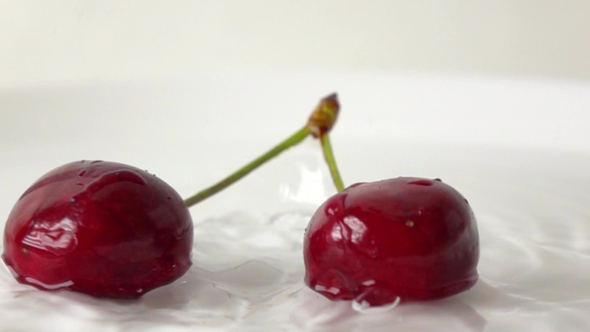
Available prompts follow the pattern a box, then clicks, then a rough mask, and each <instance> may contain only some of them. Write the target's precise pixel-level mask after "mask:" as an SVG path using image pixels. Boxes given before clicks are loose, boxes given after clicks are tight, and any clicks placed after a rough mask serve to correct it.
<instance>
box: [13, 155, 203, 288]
mask: <svg viewBox="0 0 590 332" xmlns="http://www.w3.org/2000/svg"><path fill="white" fill-rule="evenodd" d="M192 244H193V222H192V219H191V216H190V214H189V212H188V209H187V208H186V207H185V205H184V203H183V200H182V198H181V197H180V196H179V195H178V193H177V192H176V191H175V190H174V189H173V188H172V187H170V186H169V185H168V184H166V183H165V182H164V181H162V180H160V179H159V178H157V177H156V176H154V175H152V174H149V173H147V172H146V171H142V170H140V169H138V168H135V167H132V166H128V165H124V164H119V163H113V162H102V161H92V162H91V161H77V162H72V163H69V164H66V165H63V166H61V167H58V168H56V169H54V170H52V171H50V172H49V173H47V174H45V175H44V176H43V177H41V178H40V179H39V180H37V181H36V182H35V183H34V184H33V185H32V186H31V187H30V188H29V189H28V190H27V191H26V192H25V193H24V194H23V195H22V196H21V197H20V199H19V200H18V202H17V203H16V205H15V206H14V208H13V209H12V212H11V213H10V216H9V217H8V221H7V223H6V228H5V232H4V253H3V255H2V258H3V260H4V262H5V263H6V265H7V266H8V267H9V268H10V269H11V270H12V272H13V274H14V275H15V278H16V279H17V280H18V281H19V282H21V283H24V284H29V285H32V286H35V287H37V288H39V289H43V290H55V289H69V290H72V291H75V292H80V293H85V294H88V295H91V296H95V297H107V298H119V299H133V298H139V297H140V296H142V295H143V294H145V293H146V292H149V291H150V290H152V289H154V288H157V287H160V286H163V285H166V284H169V283H171V282H172V281H174V280H176V279H178V278H179V277H181V276H182V275H183V274H184V273H185V272H186V271H187V270H188V269H189V267H190V266H191V264H192V262H191V256H190V255H191V250H192Z"/></svg>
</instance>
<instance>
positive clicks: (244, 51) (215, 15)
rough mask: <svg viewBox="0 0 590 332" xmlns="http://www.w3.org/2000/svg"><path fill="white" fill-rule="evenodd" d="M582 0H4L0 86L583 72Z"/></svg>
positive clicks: (588, 25)
mask: <svg viewBox="0 0 590 332" xmlns="http://www.w3.org/2000/svg"><path fill="white" fill-rule="evenodd" d="M589 12H590V2H588V1H585V0H564V1H550V0H515V1H506V0H501V1H496V0H483V1H469V0H447V1H436V0H431V1H425V0H416V1H405V0H373V1H365V0H347V1H339V0H323V1H316V0H301V1H294V0H282V1H274V0H249V1H242V0H223V1H220V0H184V1H181V0H172V1H160V0H144V1H140V0H128V1H119V0H77V1H75V0H47V1H44V0H37V1H33V0H22V1H21V0H13V1H11V0H1V1H0V87H1V86H5V87H6V86H9V87H10V86H20V85H23V84H35V85H38V84H46V83H49V82H56V81H58V82H63V81H73V82H80V81H96V80H100V81H104V80H143V79H146V78H147V79H161V78H164V77H165V78H170V77H177V76H189V77H190V76H195V75H196V74H197V73H198V72H201V71H228V70H229V71H233V70H257V69H266V70H273V69H289V70H304V71H309V70H327V71H334V70H345V71H359V70H360V71H365V70H367V71H378V72H399V71H412V72H422V73H432V72H436V73H476V74H488V75H509V76H514V75H516V76H522V75H526V76H532V77H548V76H549V77H557V78H573V79H588V78H590V62H589V61H588V59H590V43H588V40H590V20H588V13H589Z"/></svg>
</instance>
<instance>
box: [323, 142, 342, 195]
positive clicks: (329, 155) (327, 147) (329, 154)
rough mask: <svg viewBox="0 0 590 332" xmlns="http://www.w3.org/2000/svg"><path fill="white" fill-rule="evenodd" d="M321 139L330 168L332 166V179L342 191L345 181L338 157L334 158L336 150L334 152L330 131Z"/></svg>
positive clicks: (337, 188) (339, 190)
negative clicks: (339, 167) (341, 174)
mask: <svg viewBox="0 0 590 332" xmlns="http://www.w3.org/2000/svg"><path fill="white" fill-rule="evenodd" d="M320 140H321V143H322V151H323V152H324V158H325V159H326V163H327V164H328V168H330V174H331V175H332V180H333V181H334V185H335V186H336V190H338V192H341V191H343V190H344V183H343V182H342V178H341V177H340V172H339V171H338V166H337V165H336V159H334V152H332V145H331V144H330V137H329V136H328V133H326V134H324V135H321V136H320Z"/></svg>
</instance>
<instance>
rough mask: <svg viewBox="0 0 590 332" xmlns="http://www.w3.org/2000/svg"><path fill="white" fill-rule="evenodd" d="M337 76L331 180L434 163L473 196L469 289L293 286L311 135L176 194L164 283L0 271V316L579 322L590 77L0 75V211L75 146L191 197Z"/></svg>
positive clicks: (54, 321) (587, 246) (330, 325)
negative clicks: (185, 233)
mask: <svg viewBox="0 0 590 332" xmlns="http://www.w3.org/2000/svg"><path fill="white" fill-rule="evenodd" d="M332 91H338V92H339V93H340V100H341V102H342V113H341V116H340V119H339V122H338V124H337V126H336V129H335V130H334V132H333V135H332V142H333V144H334V149H335V153H336V157H337V158H338V162H339V166H340V168H341V171H342V175H343V177H344V180H345V182H346V183H348V184H351V183H354V182H359V181H372V180H379V179H384V178H391V177H397V176H400V175H408V176H410V175H411V176H424V177H440V178H442V179H443V180H444V181H445V182H447V183H449V184H451V185H452V186H454V187H455V188H457V189H458V190H459V191H461V192H462V193H463V194H464V195H465V196H466V197H467V198H468V199H469V202H470V204H471V205H472V207H473V209H474V211H475V213H476V216H477V218H478V225H479V231H480V238H481V259H480V264H479V272H480V276H481V279H480V281H479V282H478V283H477V285H476V286H475V287H474V288H473V289H472V290H471V291H469V292H466V293H463V294H460V295H458V296H455V297H452V298H448V299H445V300H442V301H436V302H429V303H418V304H404V305H400V306H398V307H396V308H393V309H392V310H389V311H387V312H384V313H359V312H356V311H354V310H353V309H352V306H351V304H350V303H348V302H330V301H328V300H326V299H324V298H322V297H320V296H318V295H316V294H315V293H314V292H312V291H310V290H309V289H307V288H306V287H305V286H304V285H303V284H302V282H301V280H302V277H303V273H304V270H303V264H302V254H301V243H302V233H303V230H304V228H305V226H306V224H307V221H308V219H309V216H310V215H311V214H312V213H313V212H314V210H315V208H316V207H317V206H319V204H321V203H322V202H323V201H324V200H325V199H326V198H327V197H328V196H330V195H331V194H333V193H334V189H333V187H332V184H331V182H330V179H329V177H328V173H327V169H326V166H325V165H324V163H323V160H322V156H321V153H320V149H319V148H318V143H317V142H315V141H313V140H311V139H310V140H307V141H305V142H304V143H303V144H302V145H301V146H299V147H296V148H294V149H292V150H290V151H288V152H287V153H285V154H283V155H281V156H280V157H279V158H278V159H276V160H274V161H272V162H270V163H269V164H267V165H265V166H264V167H263V168H261V169H260V170H258V171H257V172H255V173H253V174H252V175H250V176H248V177H247V178H246V179H244V180H242V181H241V182H239V183H238V184H236V185H234V186H233V187H231V188H230V189H228V190H227V191H225V192H223V193H220V194H219V195H217V196H215V197H213V198H211V199H210V200H207V201H205V202H203V203H202V204H200V205H198V206H195V207H194V208H192V209H191V213H192V215H193V219H194V221H195V224H196V226H195V251H194V266H193V268H192V269H191V270H190V272H189V273H187V274H186V275H185V276H184V277H182V278H181V279H180V280H178V281H177V282H175V283H174V284H172V285H169V286H165V287H162V288H160V289H157V290H155V291H153V292H151V293H148V294H146V295H145V296H144V297H143V298H142V299H140V300H139V301H132V302H128V301H126V302H120V301H111V300H99V299H94V298H90V297H87V296H84V295H80V294H75V293H71V292H54V293H50V292H42V291H38V290H36V289H34V288H31V287H29V286H25V285H20V284H18V283H17V282H16V281H15V280H14V279H13V278H12V276H11V275H10V274H9V272H8V270H7V269H4V268H3V269H1V270H0V329H1V330H2V331H64V332H66V331H87V332H90V331H301V330H309V331H385V330H387V331H409V330H412V331H413V330H420V331H484V330H485V331H512V330H515V331H518V330H522V331H588V330H590V318H588V315H587V312H588V310H589V309H590V240H589V238H590V236H589V234H590V204H588V194H587V193H588V192H589V190H590V175H589V173H588V172H589V171H588V170H590V153H589V152H590V146H589V144H588V143H589V142H590V133H589V131H588V123H590V112H588V111H587V110H588V109H590V85H584V84H577V83H567V82H549V81H543V82H534V81H524V80H512V79H485V78H474V77H417V76H411V75H404V76H387V75H360V74H342V73H340V74H313V75H312V74H301V73H299V74H296V73H276V74H271V73H264V74H240V75H236V74H232V75H231V76H230V75H213V74H208V75H203V76H201V77H198V78H194V79H192V80H185V81H175V82H155V83H154V82H152V83H132V82H128V83H108V84H106V83H105V84H103V83H91V84H83V85H82V84H81V85H77V86H58V85H55V86H46V87H34V88H22V89H14V90H5V91H1V92H0V105H2V109H3V111H2V114H1V121H0V149H1V150H0V151H1V154H0V156H1V158H2V159H1V164H0V171H1V172H0V174H1V178H2V184H3V186H2V189H1V190H0V216H4V217H2V219H5V218H6V217H7V216H8V213H9V212H10V209H11V207H12V205H13V204H14V203H15V201H16V200H17V198H18V197H19V196H20V195H21V194H22V192H23V191H24V190H25V189H26V188H27V187H28V186H29V185H30V184H31V183H32V182H33V181H35V180H36V179H37V178H38V177H39V176H41V175H42V174H43V173H45V172H47V171H48V170H50V169H52V168H54V167H56V166H59V165H61V164H64V163H66V162H69V161H72V160H78V159H102V160H112V161H119V162H124V163H128V164H131V165H135V166H138V167H141V168H146V169H148V170H149V171H150V172H153V173H155V174H157V175H158V176H159V177H160V178H162V179H164V180H165V181H167V182H168V183H170V184H171V185H172V186H173V187H175V188H176V189H177V190H178V191H179V192H180V193H181V195H183V196H188V195H190V194H192V193H194V192H196V191H197V190H199V189H201V188H203V187H205V186H207V185H210V184H212V183H213V182H214V181H216V180H218V179H220V178H221V177H223V176H224V175H226V174H228V173H229V172H230V171H233V170H234V169H236V168H237V167H238V166H241V165H242V164H244V163H245V162H247V161H249V160H250V159H252V158H254V157H255V156H257V155H259V154H260V153H262V152H264V151H265V150H266V149H268V148H270V147H271V146H272V145H274V144H275V143H277V142H278V141H279V140H281V139H283V138H285V137H287V136H288V135H289V134H291V133H292V132H294V131H295V130H296V129H298V128H300V127H301V126H302V125H303V124H304V123H305V121H306V119H307V116H308V115H309V113H310V111H311V109H312V108H313V107H314V106H315V104H316V103H317V101H318V100H319V99H320V98H321V97H323V96H324V95H326V94H328V93H330V92H332ZM2 226H3V225H2ZM33 318H34V319H33Z"/></svg>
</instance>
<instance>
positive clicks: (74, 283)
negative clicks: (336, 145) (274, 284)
mask: <svg viewBox="0 0 590 332" xmlns="http://www.w3.org/2000/svg"><path fill="white" fill-rule="evenodd" d="M339 107H340V106H339V104H338V100H337V97H336V95H335V94H332V95H329V96H327V97H326V98H324V99H322V100H321V101H320V103H319V104H318V106H317V107H316V108H315V109H314V111H313V113H312V115H311V116H310V118H309V120H308V122H307V123H306V125H305V126H304V127H303V128H301V129H300V130H298V131H297V132H295V133H294V134H293V135H291V136H290V137H288V138H287V139H286V140H284V141H283V142H281V143H280V144H278V145H277V146H275V147H274V148H272V149H271V150H269V151H268V152H266V153H264V154H263V155H262V156H260V157H258V158H256V159H255V160H254V161H252V162H250V163H248V164H246V165H245V166H244V167H242V168H240V169H238V170H237V171H236V172H234V173H232V174H231V175H230V176H228V177H227V178H225V179H223V180H221V181H220V182H218V183H216V184H214V185H213V186H211V187H209V188H206V189H204V190H202V191H200V192H198V193H197V194H195V195H193V196H191V197H189V198H187V199H186V200H184V201H183V200H182V199H181V198H180V196H179V195H178V194H177V193H176V191H174V189H173V188H172V187H170V186H169V185H168V184H166V183H165V182H164V181H162V180H160V179H158V178H156V177H155V176H153V175H150V174H148V173H147V172H144V171H142V170H139V169H137V168H134V167H132V166H128V165H124V164H119V163H114V162H102V161H93V162H86V161H81V162H74V163H69V164H66V165H63V166H61V167H58V168H56V169H54V170H53V171H50V172H49V173H47V174H45V175H44V176H43V177H41V178H40V179H39V180H37V182H35V183H34V184H33V185H32V186H31V187H30V188H29V189H28V190H27V191H26V192H25V193H24V194H23V195H22V196H21V197H20V199H19V200H18V201H17V203H16V205H15V206H14V208H13V210H12V212H11V213H10V216H9V217H8V221H7V223H6V227H5V231H4V254H3V255H2V258H3V260H4V262H5V263H6V265H7V266H8V267H9V268H10V269H11V271H12V272H13V274H14V276H15V278H16V279H17V280H18V281H19V282H21V283H24V284H29V285H32V286H35V287H37V288H39V289H42V290H57V289H69V290H72V291H76V292H80V293H85V294H88V295H92V296H96V297H109V298H138V297H140V296H142V295H143V294H145V293H146V292H149V291H150V290H152V289H154V288H157V287H160V286H163V285H166V284H169V283H171V282H172V281H174V280H176V279H178V278H179V277H181V276H182V275H183V274H184V273H185V272H186V271H187V270H188V269H189V267H190V266H191V264H192V262H191V258H190V254H191V249H192V242H193V224H192V219H191V217H190V214H189V211H188V207H190V206H192V205H194V204H197V203H198V202H200V201H202V200H204V199H206V198H208V197H211V196H213V195H214V194H216V193H218V192H220V191H221V190H223V189H225V188H227V187H228V186H229V185H231V184H232V183H234V182H236V181H237V180H239V179H241V178H242V177H244V176H246V175H247V174H249V173H250V172H252V171H253V170H254V169H256V168H258V167H259V166H261V165H263V164H264V163H266V162H267V161H269V160H270V159H272V158H274V157H276V156H277V155H279V154H280V153H281V152H283V151H285V150H286V149H288V148H290V147H292V146H295V145H296V144H298V143H300V142H301V141H303V140H304V139H305V138H306V137H308V136H309V135H313V136H315V137H321V138H322V146H323V147H324V152H325V153H328V154H330V155H331V148H330V144H329V140H328V138H327V133H328V132H329V131H330V129H331V128H332V126H333V125H334V123H335V122H336V118H337V115H338V110H339ZM327 158H328V157H327ZM329 165H330V169H331V171H332V172H336V174H337V168H336V166H335V163H334V162H332V163H329ZM335 181H336V180H335ZM340 183H341V181H340ZM337 188H340V186H339V185H338V184H337Z"/></svg>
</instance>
